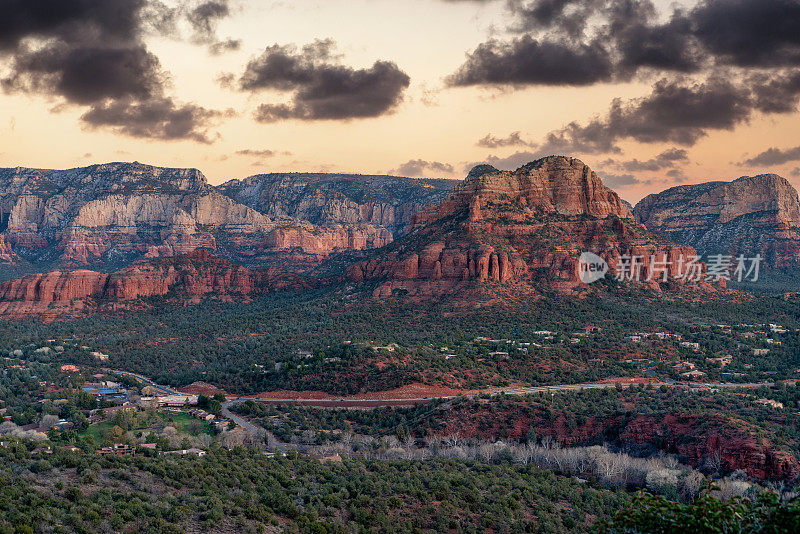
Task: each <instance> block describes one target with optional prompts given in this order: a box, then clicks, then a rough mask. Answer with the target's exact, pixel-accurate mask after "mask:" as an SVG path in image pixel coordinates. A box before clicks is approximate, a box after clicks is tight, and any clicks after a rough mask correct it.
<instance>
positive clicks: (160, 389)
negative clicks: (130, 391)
mask: <svg viewBox="0 0 800 534" xmlns="http://www.w3.org/2000/svg"><path fill="white" fill-rule="evenodd" d="M108 371H109V372H112V373H114V374H118V375H123V376H129V377H131V378H133V379H134V380H136V381H137V382H139V383H140V384H144V385H145V386H150V387H152V388H153V389H155V390H156V392H157V393H160V394H161V395H182V393H181V392H180V391H176V390H174V389H172V388H170V387H169V386H162V385H159V384H156V383H155V382H153V381H152V380H150V379H149V378H147V377H146V376H142V375H138V374H136V373H129V372H128V371H118V370H116V369H109V370H108Z"/></svg>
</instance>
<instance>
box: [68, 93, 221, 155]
mask: <svg viewBox="0 0 800 534" xmlns="http://www.w3.org/2000/svg"><path fill="white" fill-rule="evenodd" d="M222 115H223V113H221V112H218V111H212V110H207V109H205V108H202V107H200V106H196V105H194V104H179V103H176V102H175V101H173V100H172V99H171V98H153V99H149V100H145V101H136V100H113V101H109V102H106V103H103V104H97V105H95V106H94V107H92V109H90V110H89V111H87V112H86V113H84V114H83V116H82V117H81V120H83V121H84V123H85V124H86V125H87V126H88V127H90V128H98V127H105V128H110V129H112V130H114V131H116V132H118V133H120V134H124V135H128V136H131V137H142V138H148V139H162V140H166V141H170V140H176V139H190V140H193V141H196V142H198V143H205V144H208V143H212V142H214V141H215V140H216V137H215V136H212V135H211V134H209V132H208V127H209V125H210V123H211V122H212V121H213V120H214V119H217V118H219V117H221V116H222Z"/></svg>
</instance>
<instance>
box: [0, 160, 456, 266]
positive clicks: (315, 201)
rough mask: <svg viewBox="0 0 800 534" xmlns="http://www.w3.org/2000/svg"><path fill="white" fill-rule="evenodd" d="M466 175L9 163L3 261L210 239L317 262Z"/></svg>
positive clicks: (96, 260) (383, 239) (0, 215)
mask: <svg viewBox="0 0 800 534" xmlns="http://www.w3.org/2000/svg"><path fill="white" fill-rule="evenodd" d="M454 184H455V181H448V180H413V179H410V178H402V177H390V176H360V175H342V174H336V175H324V174H271V175H258V176H254V177H251V178H248V179H245V180H234V181H231V182H228V183H226V184H224V185H222V186H220V187H214V186H211V185H209V184H208V183H207V182H206V179H205V177H204V176H203V174H202V173H201V172H200V171H198V170H196V169H168V168H161V167H152V166H149V165H142V164H139V163H109V164H103V165H92V166H89V167H83V168H77V169H69V170H44V169H27V168H19V167H18V168H13V169H0V265H1V264H5V265H14V264H17V265H19V264H24V265H26V266H27V267H29V268H30V269H29V270H35V271H46V270H51V269H59V270H72V269H76V268H84V267H89V268H92V269H96V270H103V271H105V270H115V269H119V268H122V267H125V266H126V265H130V264H131V263H133V262H136V261H139V260H142V259H147V258H157V257H169V256H174V255H178V254H185V253H188V252H191V251H193V250H195V249H198V248H205V249H208V250H211V251H214V253H215V254H217V255H219V256H221V257H225V258H228V259H230V260H233V261H237V262H239V263H242V264H245V265H248V266H253V267H261V266H269V265H272V266H279V265H285V264H286V262H287V261H290V262H292V263H293V264H295V265H296V266H297V267H298V268H301V269H310V268H313V267H314V266H316V265H318V264H319V263H320V262H321V261H322V260H323V259H324V258H325V257H326V256H328V255H330V254H332V253H335V252H341V251H353V250H355V251H358V250H364V249H369V248H377V247H381V246H384V245H386V244H388V243H390V242H391V241H392V240H393V239H394V238H395V237H396V236H398V235H401V234H402V233H403V232H404V231H406V229H407V227H408V224H409V223H410V221H411V219H412V217H413V215H414V214H415V213H416V212H417V211H419V210H420V209H422V208H423V207H424V206H426V205H428V204H431V203H438V202H439V201H441V200H442V199H443V198H444V197H445V196H447V194H448V193H449V191H450V189H451V188H452V186H453V185H454Z"/></svg>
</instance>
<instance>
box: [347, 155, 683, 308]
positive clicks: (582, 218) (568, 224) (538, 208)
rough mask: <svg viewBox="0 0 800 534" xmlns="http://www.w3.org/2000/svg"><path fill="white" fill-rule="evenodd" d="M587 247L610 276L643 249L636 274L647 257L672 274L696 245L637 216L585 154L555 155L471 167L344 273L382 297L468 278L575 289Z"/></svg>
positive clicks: (460, 283)
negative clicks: (409, 225) (505, 167)
mask: <svg viewBox="0 0 800 534" xmlns="http://www.w3.org/2000/svg"><path fill="white" fill-rule="evenodd" d="M587 251H588V252H593V253H595V254H597V255H599V256H600V257H602V258H603V259H604V260H605V261H606V262H607V263H608V265H609V270H610V272H611V274H612V275H613V274H615V272H616V267H617V266H618V265H620V258H621V257H623V256H625V255H628V256H634V255H635V256H640V257H641V263H640V266H639V279H640V281H645V280H646V278H647V277H648V272H649V271H648V269H649V265H650V258H651V256H655V257H656V258H657V259H659V260H660V259H663V258H665V257H666V258H668V259H669V260H670V264H669V265H668V267H667V268H668V271H669V273H668V274H669V276H670V277H675V276H676V275H677V274H678V269H679V266H678V262H677V259H678V258H679V256H681V255H684V256H686V257H688V256H691V255H693V254H694V250H693V249H691V248H690V247H686V246H680V245H676V244H674V243H672V242H669V241H667V240H666V239H664V238H662V237H659V236H657V235H655V234H653V233H652V232H650V231H648V230H647V229H646V228H644V227H643V226H642V225H640V224H638V223H637V222H636V221H635V220H634V219H633V217H632V216H631V214H630V211H629V210H628V209H627V208H626V207H625V206H624V205H623V203H622V201H621V200H620V198H619V196H618V195H617V194H616V193H615V192H614V191H612V190H611V189H609V188H607V187H606V186H604V185H603V183H602V182H601V180H600V179H599V178H598V177H597V175H596V174H595V173H594V172H593V171H592V170H591V169H590V168H589V167H587V166H586V165H585V164H584V163H583V162H581V161H580V160H577V159H574V158H569V157H564V156H551V157H547V158H543V159H540V160H537V161H534V162H531V163H528V164H527V165H524V166H522V167H520V168H519V169H517V170H516V171H513V172H508V171H500V170H497V169H495V168H494V167H491V166H489V165H482V166H478V167H475V168H474V169H473V170H472V171H471V172H470V173H469V175H468V176H467V179H466V180H465V181H464V182H463V183H462V184H460V185H459V186H457V187H456V188H455V190H454V191H453V192H452V193H451V194H450V195H449V196H448V198H447V199H446V200H445V201H444V202H443V203H442V204H441V205H439V206H438V207H436V208H433V209H429V210H426V211H423V212H421V213H420V214H419V215H418V216H417V217H416V218H415V223H414V227H413V229H412V230H411V232H410V233H409V234H408V235H406V236H404V237H403V238H401V239H399V240H397V241H395V242H394V243H393V244H392V245H390V246H389V247H385V248H383V249H380V250H377V251H374V252H372V253H371V254H370V258H369V259H367V260H365V261H362V262H359V263H358V264H356V265H353V266H352V267H350V269H348V276H349V277H350V279H351V280H353V281H355V282H365V281H375V282H377V283H378V286H377V288H376V289H375V291H374V296H376V297H378V298H386V297H389V296H391V295H393V294H395V295H396V294H409V293H410V294H411V295H412V296H423V297H424V296H426V295H433V294H438V293H440V292H442V291H457V290H460V289H463V288H465V287H468V286H469V285H470V284H471V283H472V282H474V281H477V282H493V283H499V284H501V285H507V286H509V287H515V288H516V289H520V290H525V291H528V290H547V289H550V290H556V291H560V292H565V293H571V292H573V291H581V290H583V289H586V285H585V284H582V283H581V280H580V277H579V257H580V255H581V254H582V253H583V252H587ZM634 278H635V276H634ZM650 285H651V286H652V287H653V288H655V289H658V288H659V284H658V283H656V282H651V283H650Z"/></svg>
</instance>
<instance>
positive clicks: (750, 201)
mask: <svg viewBox="0 0 800 534" xmlns="http://www.w3.org/2000/svg"><path fill="white" fill-rule="evenodd" d="M634 215H635V216H636V219H637V220H638V221H639V222H641V223H642V224H644V225H645V226H646V227H647V228H649V229H650V230H652V231H653V232H656V233H658V234H661V235H663V236H664V237H666V238H668V239H671V240H673V241H675V242H678V243H683V244H686V245H690V246H693V247H694V248H696V249H697V250H698V252H700V253H702V254H704V255H706V256H707V255H710V254H730V255H734V256H738V255H745V256H746V257H754V256H755V255H756V254H761V255H762V256H763V257H764V258H765V260H766V264H767V265H769V266H770V267H773V268H780V269H797V268H799V267H800V202H798V196H797V191H796V190H795V188H794V187H792V185H791V184H790V183H789V182H788V181H786V180H785V179H784V178H782V177H780V176H778V175H777V174H762V175H758V176H744V177H742V178H739V179H737V180H734V181H732V182H707V183H702V184H696V185H682V186H678V187H673V188H671V189H667V190H666V191H663V192H661V193H656V194H653V195H649V196H647V197H645V198H644V199H642V200H641V201H640V202H639V203H638V204H637V205H636V207H635V208H634Z"/></svg>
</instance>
